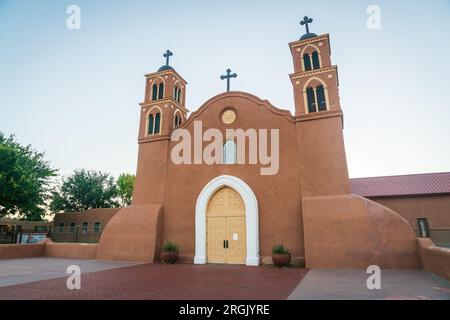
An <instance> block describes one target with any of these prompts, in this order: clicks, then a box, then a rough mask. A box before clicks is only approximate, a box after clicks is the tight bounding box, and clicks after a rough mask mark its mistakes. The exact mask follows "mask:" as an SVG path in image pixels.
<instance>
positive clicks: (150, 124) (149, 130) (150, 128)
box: [147, 114, 154, 134]
mask: <svg viewBox="0 0 450 320" xmlns="http://www.w3.org/2000/svg"><path fill="white" fill-rule="evenodd" d="M153 125H154V118H153V115H152V114H151V115H149V116H148V128H147V133H148V134H153Z"/></svg>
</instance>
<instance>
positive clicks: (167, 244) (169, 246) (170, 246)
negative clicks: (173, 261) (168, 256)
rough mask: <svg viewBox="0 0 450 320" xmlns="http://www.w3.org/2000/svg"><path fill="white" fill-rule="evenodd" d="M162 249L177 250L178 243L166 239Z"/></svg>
mask: <svg viewBox="0 0 450 320" xmlns="http://www.w3.org/2000/svg"><path fill="white" fill-rule="evenodd" d="M163 251H168V252H176V251H178V245H177V244H175V243H173V242H172V241H166V242H165V243H164V245H163Z"/></svg>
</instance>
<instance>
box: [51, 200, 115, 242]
mask: <svg viewBox="0 0 450 320" xmlns="http://www.w3.org/2000/svg"><path fill="white" fill-rule="evenodd" d="M119 210H120V208H105V209H93V210H88V211H84V212H74V213H57V214H55V219H54V221H53V232H52V235H51V238H52V240H53V241H55V242H81V243H96V242H98V241H99V240H100V235H101V233H102V231H103V229H104V227H105V226H106V224H107V223H108V222H109V220H111V218H112V217H113V216H114V215H115V214H116V213H117V212H118V211H119Z"/></svg>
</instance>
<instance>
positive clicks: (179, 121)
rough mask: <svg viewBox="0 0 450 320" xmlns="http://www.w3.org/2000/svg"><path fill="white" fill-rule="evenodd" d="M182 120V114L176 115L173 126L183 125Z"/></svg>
mask: <svg viewBox="0 0 450 320" xmlns="http://www.w3.org/2000/svg"><path fill="white" fill-rule="evenodd" d="M181 121H182V118H181V116H179V115H176V116H175V120H174V122H173V127H174V128H178V127H179V126H181Z"/></svg>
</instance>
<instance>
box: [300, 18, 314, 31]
mask: <svg viewBox="0 0 450 320" xmlns="http://www.w3.org/2000/svg"><path fill="white" fill-rule="evenodd" d="M312 22H313V19H311V18H309V17H308V16H305V17H304V18H303V20H302V21H300V25H302V26H303V25H305V26H306V33H307V34H308V33H309V26H308V25H309V24H310V23H312Z"/></svg>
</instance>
